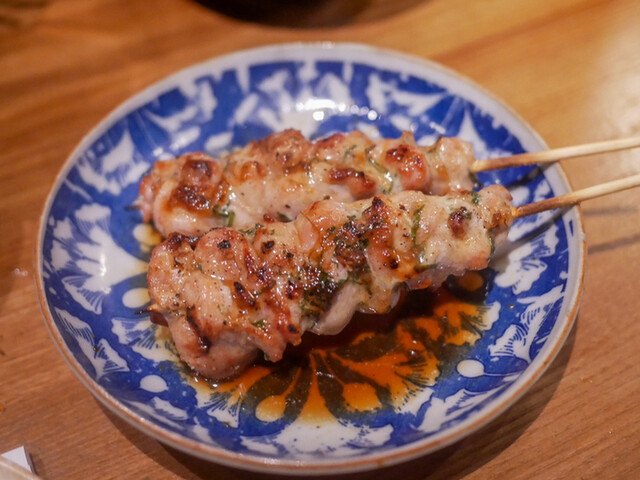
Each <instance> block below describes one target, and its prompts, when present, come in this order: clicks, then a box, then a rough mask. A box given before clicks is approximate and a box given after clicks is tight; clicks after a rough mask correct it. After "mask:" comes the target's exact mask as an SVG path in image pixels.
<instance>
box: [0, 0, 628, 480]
mask: <svg viewBox="0 0 640 480" xmlns="http://www.w3.org/2000/svg"><path fill="white" fill-rule="evenodd" d="M220 3H221V2H205V1H202V2H194V1H189V0H154V1H153V2H150V1H144V0H52V1H36V0H22V1H19V0H2V1H0V228H1V237H0V238H1V240H0V452H3V451H7V450H10V449H13V448H15V447H17V446H19V445H25V447H26V448H27V450H28V451H29V452H30V453H31V455H32V457H33V462H34V464H35V468H36V469H37V473H38V474H39V475H40V476H41V477H42V478H45V479H94V478H95V479H104V478H150V479H169V478H187V479H198V478H216V479H245V478H271V477H269V476H268V475H257V474H250V473H245V472H242V471H239V470H234V469H230V468H226V467H221V466H218V465H215V464H211V463H207V462H204V461H202V460H198V459H194V458H191V457H189V456H188V455H185V454H183V453H179V452H176V451H174V450H172V449H171V448H168V447H165V446H164V445H162V444H160V443H158V442H157V441H155V440H153V439H151V438H149V437H147V436H146V435H144V434H142V433H140V432H139V431H137V430H136V429H134V428H133V427H131V426H129V425H128V424H126V423H124V422H123V421H121V420H120V419H119V418H117V417H115V416H114V415H113V414H111V413H110V412H108V411H106V410H105V409H104V408H102V407H101V405H100V404H99V403H98V402H97V401H96V400H95V399H94V398H93V397H92V395H91V394H90V393H89V391H88V390H87V389H85V388H84V387H83V385H82V384H81V383H80V382H79V381H78V380H77V379H76V377H75V376H74V375H73V373H72V372H71V370H70V369H69V368H68V367H67V365H66V364H65V363H64V361H63V359H62V357H61V356H60V355H59V354H58V352H57V351H56V348H55V346H54V344H53V342H52V341H51V339H50V338H49V334H48V332H47V329H46V327H45V325H44V322H43V320H42V316H41V312H40V308H39V305H38V301H37V296H36V289H35V286H34V265H33V257H34V250H35V248H36V232H37V228H38V224H39V215H40V211H41V209H42V206H43V203H44V201H45V198H46V196H47V193H48V191H49V189H50V187H51V185H52V183H53V181H54V178H55V176H56V174H57V172H58V170H59V169H60V167H61V166H62V164H63V162H64V161H65V159H66V157H67V156H68V155H69V153H70V152H71V150H72V149H73V148H74V146H75V145H76V144H77V143H78V142H79V140H80V139H81V138H82V137H83V135H85V134H86V133H87V132H88V131H89V130H90V129H91V128H92V127H93V126H94V125H95V124H96V123H97V122H98V121H99V120H100V119H101V118H102V117H103V116H105V115H106V114H107V113H108V112H109V111H111V110H112V109H114V108H115V107H116V106H117V105H118V104H120V103H121V102H123V101H124V100H126V99H127V98H128V97H129V96H131V95H133V94H134V93H136V92H137V91H139V90H140V89H142V88H143V87H145V86H148V85H149V84H151V83H153V82H154V81H156V80H159V79H161V78H163V77H164V76H166V75H168V74H170V73H172V72H174V71H175V70H177V69H180V68H183V67H186V66H188V65H191V64H193V63H196V62H199V61H202V60H205V59H209V58H211V57H213V56H216V55H219V54H222V53H227V52H231V51H234V50H238V49H242V48H247V47H253V46H258V45H264V44H269V43H279V42H291V41H300V40H304V41H317V40H328V41H353V42H362V43H366V44H370V45H374V46H380V47H385V48H391V49H395V50H399V51H401V52H406V53H410V54H414V55H418V56H421V57H424V58H429V59H431V60H434V61H437V62H440V63H442V64H443V65H445V66H447V67H450V68H452V69H455V70H457V71H458V72H460V73H461V74H462V75H465V76H467V77H469V78H470V79H472V80H474V81H475V82H477V83H478V84H480V85H482V86H483V87H484V88H486V89H487V90H489V91H491V92H492V93H494V94H495V95H496V96H497V97H499V98H501V99H503V100H504V101H505V102H507V103H508V104H510V105H511V106H512V107H513V108H514V109H515V110H516V111H517V112H518V113H519V114H520V115H521V116H522V117H523V118H524V119H525V120H526V121H527V122H529V123H530V124H531V125H532V126H533V128H534V129H536V130H537V131H538V132H539V133H540V134H541V135H542V137H543V138H544V139H545V140H546V141H547V143H548V144H549V145H550V146H551V147H560V146H565V145H572V144H577V143H584V142H591V141H596V140H605V139H609V138H616V137H622V136H629V135H632V134H638V133H640V54H639V46H640V2H638V1H637V0H555V1H553V2H551V1H548V0H519V1H513V0H485V1H482V2H470V1H467V0H423V1H420V0H413V1H410V0H403V1H397V2H389V1H386V2H385V1H382V0H372V1H358V2H355V3H351V4H350V6H349V7H348V8H349V9H348V10H345V8H347V7H345V6H344V5H346V4H349V2H337V1H330V0H327V1H320V2H314V4H313V5H312V6H311V7H309V8H308V9H304V8H303V9H300V10H298V11H296V12H295V15H293V16H291V15H289V16H288V15H287V14H286V13H287V11H286V9H289V8H293V7H292V6H291V5H292V4H295V3H296V2H291V1H280V2H278V1H276V0H272V1H271V2H269V3H270V4H271V5H273V8H281V9H285V10H283V11H282V12H281V14H278V15H274V16H270V17H269V18H266V19H265V23H261V18H260V17H259V16H256V15H253V16H251V15H247V14H246V13H247V12H244V14H243V11H242V9H240V11H237V10H236V11H232V12H229V11H226V10H225V13H226V14H221V13H219V11H217V10H215V8H223V7H220ZM247 3H249V4H250V3H251V2H247ZM232 15H233V16H232ZM563 165H564V167H565V169H566V172H567V175H568V177H569V179H570V181H571V183H572V185H573V186H574V188H581V187H585V186H588V185H592V184H595V183H598V182H601V181H604V180H610V179H614V178H618V177H622V176H626V175H631V174H635V173H640V153H639V152H638V151H628V152H621V153H617V154H612V155H600V156H595V157H591V158H588V159H574V160H567V161H565V162H563ZM639 204H640V190H631V191H628V192H624V193H620V194H615V195H611V196H609V197H605V198H601V199H597V200H592V201H590V202H588V203H586V204H585V205H584V206H583V215H584V223H585V230H586V233H587V239H588V257H587V277H586V283H585V288H584V297H583V301H582V307H581V309H580V312H579V315H578V319H577V323H576V326H575V328H574V330H573V331H572V333H571V335H570V337H569V339H568V341H567V343H566V345H565V346H564V348H563V349H562V350H561V352H560V354H559V356H558V357H557V358H556V360H555V361H554V362H553V364H552V365H551V367H550V368H549V370H548V371H547V373H546V374H545V375H544V376H543V377H542V378H541V379H540V381H538V382H537V383H536V384H535V385H534V386H533V388H532V389H531V390H530V391H529V392H528V393H527V394H526V395H525V396H524V397H522V398H521V399H520V400H519V401H518V402H517V403H516V404H515V405H514V406H513V407H512V408H510V409H509V410H508V411H507V412H506V413H505V414H503V415H502V416H500V417H499V418H498V419H497V420H495V421H494V422H493V423H491V424H490V425H488V426H486V427H484V428H483V429H481V430H480V431H478V432H476V433H475V434H473V435H471V436H470V437H468V438H466V439H464V440H462V441H460V442H459V443H457V444H455V445H453V446H451V447H448V448H446V449H445V450H442V451H440V452H438V453H436V454H433V455H430V456H426V457H423V458H420V459H417V460H414V461H411V462H409V463H405V464H401V465H399V466H396V467H393V468H389V469H384V470H379V471H375V472H367V473H362V474H358V475H350V476H349V477H351V478H357V479H360V478H362V479H378V478H403V479H406V480H413V479H460V478H464V479H485V478H506V479H534V478H543V479H546V478H574V479H575V478H581V479H591V478H597V479H634V478H640V366H639V364H640V346H639V345H640V321H639V319H640V314H639V311H640V294H639V293H638V283H639V280H640V273H639V272H640V208H639Z"/></svg>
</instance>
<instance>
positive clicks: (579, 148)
mask: <svg viewBox="0 0 640 480" xmlns="http://www.w3.org/2000/svg"><path fill="white" fill-rule="evenodd" d="M635 147H640V136H635V137H628V138H618V139H615V140H606V141H604V142H595V143H587V144H585V145H575V146H572V147H563V148H556V149H553V150H546V151H544V152H534V153H521V154H518V155H511V156H509V157H499V158H491V159H489V160H476V161H475V162H473V163H472V164H471V171H472V172H473V173H477V172H484V171H486V170H495V169H498V168H506V167H515V166H523V165H533V164H536V163H553V162H557V161H558V160H564V159H566V158H575V157H583V156H588V155H595V154H598V153H607V152H616V151H619V150H626V149H629V148H635Z"/></svg>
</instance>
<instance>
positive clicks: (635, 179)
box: [514, 174, 640, 218]
mask: <svg viewBox="0 0 640 480" xmlns="http://www.w3.org/2000/svg"><path fill="white" fill-rule="evenodd" d="M638 186H640V174H638V175H633V176H631V177H627V178H620V179H618V180H613V181H611V182H607V183H601V184H600V185H594V186H593V187H587V188H583V189H581V190H576V191H575V192H571V193H566V194H564V195H560V196H559V197H553V198H546V199H544V200H540V201H539V202H533V203H528V204H527V205H522V206H520V207H515V209H514V210H515V213H514V217H515V218H520V217H526V216H528V215H534V214H536V213H540V212H543V211H545V210H553V209H555V208H561V207H568V206H571V205H575V204H576V203H580V202H582V201H583V200H590V199H592V198H598V197H602V196H603V195H608V194H610V193H615V192H621V191H623V190H627V189H629V188H633V187H638Z"/></svg>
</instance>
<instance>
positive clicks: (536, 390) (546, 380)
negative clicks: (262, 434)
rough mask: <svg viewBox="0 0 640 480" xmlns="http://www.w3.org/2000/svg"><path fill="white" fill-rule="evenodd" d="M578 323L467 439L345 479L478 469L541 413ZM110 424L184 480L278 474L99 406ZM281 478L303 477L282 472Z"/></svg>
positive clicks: (447, 475)
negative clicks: (510, 400)
mask: <svg viewBox="0 0 640 480" xmlns="http://www.w3.org/2000/svg"><path fill="white" fill-rule="evenodd" d="M577 328H578V326H577V324H576V325H575V326H574V328H573V331H572V332H571V334H570V335H569V337H568V339H567V341H566V343H565V345H564V346H563V348H562V349H561V350H560V352H559V354H558V356H557V358H556V359H555V360H554V361H553V363H552V364H551V365H550V367H549V369H548V370H547V372H545V374H544V375H543V376H542V377H541V378H540V379H539V380H538V381H537V382H536V383H535V384H534V385H533V387H532V388H531V389H530V390H529V391H528V392H527V393H526V394H525V395H524V396H523V397H522V398H521V399H520V400H519V401H517V402H516V403H515V405H513V406H512V407H510V408H509V409H508V410H507V411H506V412H504V413H503V414H502V415H500V416H499V417H498V418H497V419H495V420H494V421H492V422H491V423H489V424H488V425H486V426H485V427H483V428H481V429H480V430H478V431H477V432H475V433H473V434H472V435H470V436H468V437H466V438H465V439H463V440H461V441H459V442H457V443H455V444H453V445H451V446H449V447H446V448H444V449H442V450H439V451H437V452H435V453H433V454H430V455H425V456H423V457H420V458H418V459H415V460H411V461H408V462H404V463H401V464H399V465H395V466H392V467H387V468H384V469H377V470H375V471H369V472H361V473H355V474H349V480H373V479H386V478H402V479H403V480H416V479H429V480H441V479H450V480H455V479H459V478H462V477H464V476H465V475H467V474H469V473H470V472H473V471H474V470H476V469H478V468H480V467H481V466H482V465H484V464H485V463H487V462H489V461H490V460H491V459H493V458H494V457H496V456H497V455H499V454H500V453H501V452H502V451H503V450H504V449H506V448H507V447H508V446H509V445H511V444H512V443H513V442H515V441H516V440H517V439H518V437H519V436H520V435H522V434H523V433H524V432H525V431H526V430H527V428H528V427H529V425H531V423H533V421H534V420H535V419H536V418H537V417H538V415H540V413H541V412H542V410H544V408H545V406H546V405H547V403H548V402H549V400H550V399H551V397H552V396H553V394H554V392H555V391H556V388H557V387H558V384H559V383H560V380H561V379H562V376H563V375H564V372H565V369H566V367H567V364H568V363H569V358H570V357H571V352H572V350H573V345H574V343H575V338H576V330H577ZM103 411H104V412H105V414H106V415H107V416H108V417H109V418H110V420H111V421H112V422H113V424H114V425H115V426H116V427H117V428H118V429H119V430H120V431H121V432H122V434H123V435H125V436H126V437H127V439H128V440H129V441H131V442H132V443H133V444H134V445H135V446H136V447H137V448H138V450H140V451H141V452H142V453H144V454H145V455H147V456H149V457H150V458H151V459H153V460H154V461H155V462H156V463H158V464H159V465H161V466H162V467H163V468H165V469H167V470H169V471H171V472H173V473H174V474H176V475H178V476H180V477H182V478H193V479H220V478H225V479H227V478H230V479H238V480H244V479H247V480H248V479H262V480H275V479H280V478H283V476H282V475H268V474H259V473H255V472H245V471H242V470H238V469H234V468H230V467H225V466H221V465H217V464H214V463H210V462H207V461H205V460H201V459H199V458H195V457H192V456H190V455H187V454H185V453H183V452H181V451H178V450H175V449H173V448H171V447H168V446H165V445H163V444H161V443H159V442H156V441H155V440H152V439H151V438H149V437H146V435H144V434H143V433H141V432H139V431H138V430H136V429H135V428H133V427H131V426H130V425H129V424H127V423H125V422H124V421H122V420H120V418H118V417H116V416H115V415H114V414H112V413H111V412H109V411H107V410H106V409H104V408H103ZM285 478H292V479H295V478H306V477H296V476H291V477H289V476H286V477H285ZM315 478H318V479H321V480H322V479H336V478H346V476H343V475H335V474H333V475H330V476H318V477H315Z"/></svg>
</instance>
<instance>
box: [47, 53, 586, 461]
mask: <svg viewBox="0 0 640 480" xmlns="http://www.w3.org/2000/svg"><path fill="white" fill-rule="evenodd" d="M287 127H294V128H297V129H300V130H301V131H302V132H303V133H304V134H305V135H307V136H308V137H310V138H318V137H321V136H324V135H327V134H329V133H332V132H335V131H348V130H353V129H360V130H363V131H364V132H365V133H367V134H369V135H372V136H376V137H378V136H379V137H397V136H399V135H400V134H401V132H402V131H403V130H410V131H412V132H413V133H414V134H415V136H416V138H417V139H418V141H419V142H420V143H422V144H425V145H426V144H430V143H432V142H434V141H435V140H436V139H437V138H438V137H439V136H443V135H444V136H459V137H462V138H464V139H466V140H468V141H470V142H472V143H473V146H474V148H475V151H476V155H477V157H479V158H488V157H493V156H502V155H508V154H514V153H520V152H524V151H535V150H540V149H544V148H545V145H544V143H543V141H542V140H541V139H540V138H539V137H538V136H537V135H536V133H535V132H533V131H532V130H531V128H530V127H528V126H527V125H526V124H525V123H524V122H523V121H522V120H521V119H520V118H519V117H518V116H517V115H516V114H515V113H514V112H513V111H512V110H510V109H509V108H508V107H506V106H504V105H503V104H501V103H500V102H499V101H498V100H496V99H495V98H493V97H492V96H491V95H490V94H488V93H487V92H485V91H483V90H482V89H480V88H478V87H477V86H475V85H473V84H471V83H470V82H469V81H467V80H465V79H463V78H461V77H460V76H458V75H456V74H455V73H453V72H451V71H448V70H446V69H444V68H442V67H440V66H438V65H435V64H433V63H429V62H426V61H424V60H420V59H416V58H411V57H407V56H405V55H401V54H397V53H393V52H389V51H383V50H378V49H374V48H370V47H366V46H362V45H353V44H324V43H323V44H292V45H278V46H271V47H265V48H258V49H254V50H247V51H242V52H238V53H234V54H231V55H227V56H224V57H219V58H215V59H212V60H210V61H208V62H205V63H202V64H200V65H196V66H194V67H192V68H188V69H186V70H183V71H181V72H179V73H177V74H175V75H172V76H171V77H169V78H167V79H165V80H163V81H161V82H159V83H157V84H155V85H153V86H151V87H149V88H147V89H146V90H144V91H143V92H141V93H140V94H138V95H136V96H135V97H133V98H132V99H130V100H129V101H127V102H125V103H124V104H123V105H121V106H120V107H119V108H117V109H116V110H115V111H114V112H113V113H111V114H110V115H109V116H108V117H107V118H106V119H105V120H103V121H102V122H101V123H100V124H99V125H98V126H97V127H96V128H94V129H93V131H91V133H89V135H88V136H87V137H86V138H84V139H83V141H82V142H81V143H80V145H79V146H78V147H77V148H76V150H75V151H74V152H73V154H72V155H71V157H70V158H69V159H68V161H67V162H66V164H65V166H64V168H63V169H62V171H61V173H60V174H59V176H58V178H57V180H56V182H55V185H54V187H53V189H52V192H51V194H50V195H49V199H48V202H47V204H46V207H45V209H44V213H43V216H42V223H41V228H40V238H39V255H38V286H39V293H40V299H41V303H42V308H43V311H44V315H45V320H46V324H47V326H48V328H49V329H50V331H51V335H52V337H53V339H54V341H55V343H56V344H57V346H58V348H59V349H60V351H61V353H62V355H63V357H64V358H65V359H66V361H67V362H68V363H69V365H70V366H71V368H72V369H73V371H74V372H75V373H76V374H77V375H78V376H79V377H80V379H81V380H82V382H83V383H84V384H85V385H86V386H87V388H88V389H89V390H90V391H91V392H92V393H93V394H94V395H95V396H96V397H97V398H98V399H99V400H100V401H102V402H103V403H104V404H105V405H106V406H107V407H109V408H110V409H111V410H113V411H114V412H116V413H117V414H119V415H120V416H121V417H123V418H125V419H126V420H127V421H128V422H130V423H131V424H132V425H134V426H136V427H137V428H139V429H141V430H142V431H144V432H146V433H148V434H149V435H152V436H153V437H155V438H157V439H158V440H160V441H162V442H165V443H167V444H169V445H172V446H174V447H176V448H179V449H181V450H184V451H185V452H188V453H191V454H193V455H196V456H199V457H202V458H205V459H209V460H212V461H215V462H219V463H223V464H227V465H231V466H235V467H238V468H245V469H251V470H257V471H268V472H282V473H307V474H308V473H328V472H347V471H356V470H365V469H371V468H376V467H380V466H384V465H389V464H393V463H396V462H400V461H403V460H407V459H409V458H413V457H416V456H419V455H423V454H425V453H427V452H431V451H433V450H435V449H438V448H441V447H442V446H444V445H447V444H450V443H452V442H454V441H455V440H458V439H460V438H462V437H463V436H465V435H468V434H469V433H470V432H472V431H473V430H475V429H477V428H479V427H480V426H482V425H484V424H486V423H487V422H488V421H490V420H491V419H493V418H494V417H496V416H497V415H498V414H499V413H500V412H502V411H504V410H505V409H506V408H507V407H508V406H509V405H511V404H512V403H513V402H514V401H515V400H516V399H517V398H518V397H519V396H520V395H522V394H523V393H524V392H525V391H526V390H527V389H528V388H529V387H530V386H531V384H532V383H533V382H534V381H535V380H536V379H537V378H539V377H540V375H541V374H542V373H543V371H544V370H545V368H546V367H547V366H548V365H549V363H550V361H551V360H552V359H553V357H554V356H555V355H556V353H557V352H558V350H559V349H560V347H561V345H562V343H563V342H564V340H565V338H566V337H567V335H568V333H569V330H570V328H571V325H572V322H573V319H574V317H575V314H576V310H577V307H578V302H579V297H580V293H581V290H582V279H583V272H584V269H583V267H584V258H583V257H584V254H585V247H584V239H583V231H582V225H581V219H580V214H579V211H578V209H576V208H574V209H571V210H568V211H566V212H564V214H562V215H560V214H555V215H554V214H553V213H549V212H547V213H543V214H540V215H537V216H534V217H530V218H526V219H521V220H518V221H517V222H516V223H515V225H514V226H513V228H512V230H511V232H510V237H509V238H510V240H511V243H510V244H509V246H508V248H507V249H505V251H504V252H502V256H499V257H498V258H496V259H495V261H494V262H493V263H492V267H491V269H489V270H487V271H485V272H482V274H481V275H476V276H475V277H472V278H468V279H466V280H464V281H462V282H459V283H458V284H450V285H449V288H448V289H444V290H439V291H437V292H426V293H422V294H418V296H415V297H413V298H412V299H410V301H409V302H408V303H407V305H408V306H405V307H404V308H403V310H402V311H401V312H400V313H399V314H398V317H399V318H396V320H395V321H392V322H390V321H389V320H388V319H386V320H385V319H382V320H381V319H380V318H375V319H371V320H370V321H367V319H366V318H360V319H358V321H357V323H358V324H359V325H360V326H361V328H362V329H363V331H355V330H354V329H351V330H350V331H348V332H347V333H346V334H345V335H342V336H341V337H339V338H338V339H334V341H333V342H327V341H326V339H321V340H322V341H321V342H319V343H318V344H311V345H307V346H306V347H303V348H301V349H297V350H295V351H293V352H291V354H290V355H288V357H287V360H286V361H284V362H282V364H278V365H275V366H269V365H266V364H261V365H257V366H255V367H253V368H251V369H250V370H249V371H248V372H247V373H246V374H245V375H243V376H242V377H240V378H239V379H237V380H235V381H232V382H228V383H221V384H217V385H216V384H214V385H211V384H208V383H207V382H205V381H203V380H202V379H198V378H194V377H193V376H191V375H190V374H189V372H188V371H187V369H186V368H185V367H184V365H183V364H182V363H181V362H180V361H179V359H178V357H177V355H176V352H175V348H174V346H173V344H172V341H171V339H170V337H169V335H168V333H167V329H166V328H165V327H161V326H158V325H155V324H153V323H151V321H150V320H149V318H148V317H147V316H145V315H140V314H137V313H136V312H137V311H138V310H139V309H141V308H143V307H145V305H147V303H148V294H147V290H146V276H145V272H146V268H147V261H148V259H149V255H150V252H151V249H152V247H153V245H154V244H156V243H157V242H158V241H159V238H158V236H157V234H156V233H155V232H154V231H153V230H152V228H151V227H150V226H148V225H145V224H143V223H142V221H141V217H140V214H139V212H137V211H136V210H135V209H131V208H128V207H130V206H131V205H132V204H134V202H135V200H136V197H137V194H138V182H139V181H140V179H141V177H142V176H143V175H144V174H145V172H147V171H148V170H149V168H150V167H151V165H152V164H153V162H155V161H156V160H158V159H166V158H171V157H174V156H176V155H179V154H181V153H184V152H189V151H196V150H203V151H206V152H208V153H210V154H212V155H216V154H221V153H222V152H224V151H229V150H231V149H233V148H234V147H239V146H242V145H244V144H246V143H247V142H248V141H250V140H252V139H257V138H261V137H264V136H265V135H267V134H270V133H272V132H275V131H278V130H282V129H284V128H287ZM480 180H481V181H482V182H483V183H485V184H490V183H501V184H504V185H506V186H508V187H509V189H510V190H511V192H512V194H513V196H514V203H515V204H524V203H529V202H532V201H535V200H540V199H543V198H548V197H551V196H554V195H558V194H562V193H566V192H567V191H568V190H569V186H568V184H567V181H566V178H565V176H564V174H563V173H562V171H561V169H560V168H559V167H558V166H552V167H549V168H546V169H544V171H543V170H540V169H538V168H535V167H527V168H524V167H522V168H517V169H510V170H504V171H496V172H492V173H487V174H483V175H482V176H481V178H480ZM371 324H375V325H382V326H381V327H380V329H378V330H376V329H374V328H371ZM407 345H412V347H411V348H410V349H408V348H407ZM416 352H417V353H416ZM403 355H404V356H403Z"/></svg>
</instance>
